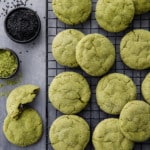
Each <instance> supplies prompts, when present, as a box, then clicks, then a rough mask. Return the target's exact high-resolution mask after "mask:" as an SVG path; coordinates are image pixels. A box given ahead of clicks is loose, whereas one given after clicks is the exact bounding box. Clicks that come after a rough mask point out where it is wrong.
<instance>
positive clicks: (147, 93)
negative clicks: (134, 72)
mask: <svg viewBox="0 0 150 150" xmlns="http://www.w3.org/2000/svg"><path fill="white" fill-rule="evenodd" d="M141 89H142V95H143V97H144V99H145V100H146V101H147V102H148V103H149V104H150V73H148V74H147V75H146V77H145V79H144V80H143V82H142V88H141Z"/></svg>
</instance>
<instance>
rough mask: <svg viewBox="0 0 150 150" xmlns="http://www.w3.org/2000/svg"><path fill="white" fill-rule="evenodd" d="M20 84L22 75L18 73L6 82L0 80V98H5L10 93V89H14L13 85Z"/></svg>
mask: <svg viewBox="0 0 150 150" xmlns="http://www.w3.org/2000/svg"><path fill="white" fill-rule="evenodd" d="M21 83H22V73H21V72H19V73H18V74H17V75H16V76H15V77H13V78H11V79H6V80H0V97H7V96H8V95H9V93H10V92H11V90H10V89H8V88H10V87H11V86H12V88H14V87H13V86H14V85H17V84H21Z"/></svg>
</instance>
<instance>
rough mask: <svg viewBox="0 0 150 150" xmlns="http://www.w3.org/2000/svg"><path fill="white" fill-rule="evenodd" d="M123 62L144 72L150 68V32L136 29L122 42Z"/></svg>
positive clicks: (121, 53)
mask: <svg viewBox="0 0 150 150" xmlns="http://www.w3.org/2000/svg"><path fill="white" fill-rule="evenodd" d="M120 55H121V59H122V61H123V62H124V63H125V64H126V65H127V66H128V67H129V68H131V69H137V70H143V69H147V68H149V67H150V32H149V31H147V30H144V29H135V30H133V31H130V32H129V33H127V34H126V35H125V36H124V37H123V38H122V40H121V44H120Z"/></svg>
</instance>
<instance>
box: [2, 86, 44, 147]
mask: <svg viewBox="0 0 150 150" xmlns="http://www.w3.org/2000/svg"><path fill="white" fill-rule="evenodd" d="M38 91H39V87H38V86H36V85H32V84H27V85H22V86H19V87H17V88H15V89H14V90H12V92H11V93H10V94H9V96H8V98H7V103H6V109H7V113H8V115H7V116H6V118H5V120H4V125H3V132H4V135H5V137H6V138H7V140H8V141H9V142H11V143H13V144H15V145H17V146H20V147H25V146H29V145H32V144H34V143H36V142H37V141H38V140H39V139H40V138H41V136H42V132H43V127H42V119H41V117H40V116H39V114H38V113H37V111H35V110H34V109H33V108H29V107H24V105H25V104H27V103H31V102H32V101H33V100H34V98H35V97H36V95H37V93H38Z"/></svg>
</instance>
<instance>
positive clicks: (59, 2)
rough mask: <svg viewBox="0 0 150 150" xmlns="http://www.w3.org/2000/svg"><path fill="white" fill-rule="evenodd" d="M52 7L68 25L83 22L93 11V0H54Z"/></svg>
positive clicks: (58, 16)
mask: <svg viewBox="0 0 150 150" xmlns="http://www.w3.org/2000/svg"><path fill="white" fill-rule="evenodd" d="M52 8H53V12H54V14H55V15H56V16H57V18H58V19H59V20H61V21H62V22H64V23H65V24H68V25H76V24H79V23H83V22H84V21H86V20H87V19H88V17H89V16H90V14H91V11H92V1H91V0H75V1H74V0H53V1H52Z"/></svg>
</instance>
